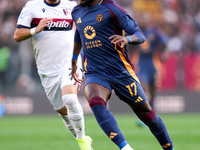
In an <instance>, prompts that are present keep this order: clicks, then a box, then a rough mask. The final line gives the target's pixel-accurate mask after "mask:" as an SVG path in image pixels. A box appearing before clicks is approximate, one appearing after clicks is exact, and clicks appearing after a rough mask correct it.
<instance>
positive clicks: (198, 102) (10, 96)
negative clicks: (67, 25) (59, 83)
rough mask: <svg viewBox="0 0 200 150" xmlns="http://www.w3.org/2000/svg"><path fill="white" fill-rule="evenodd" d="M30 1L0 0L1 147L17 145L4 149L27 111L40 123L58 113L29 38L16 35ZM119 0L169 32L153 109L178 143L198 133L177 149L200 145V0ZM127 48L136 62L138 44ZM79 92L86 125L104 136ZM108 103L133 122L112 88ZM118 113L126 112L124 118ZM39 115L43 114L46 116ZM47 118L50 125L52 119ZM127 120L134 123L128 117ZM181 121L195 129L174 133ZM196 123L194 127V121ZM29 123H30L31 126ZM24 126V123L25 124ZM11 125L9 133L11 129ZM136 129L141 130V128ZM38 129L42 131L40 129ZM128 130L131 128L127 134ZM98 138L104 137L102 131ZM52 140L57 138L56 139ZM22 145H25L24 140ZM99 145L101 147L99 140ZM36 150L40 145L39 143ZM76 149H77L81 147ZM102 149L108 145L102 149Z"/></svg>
mask: <svg viewBox="0 0 200 150" xmlns="http://www.w3.org/2000/svg"><path fill="white" fill-rule="evenodd" d="M27 1H28V0H0V117H2V118H0V150H12V149H14V147H7V148H6V146H5V145H6V144H5V143H4V144H3V146H5V147H4V148H2V146H1V144H2V143H1V142H3V141H2V139H4V136H6V137H7V138H5V139H10V138H11V137H14V138H17V136H19V137H20V133H21V132H23V131H21V130H20V129H19V126H21V125H22V124H20V121H19V120H24V119H25V122H24V124H26V119H27V116H30V115H31V116H32V115H33V116H34V117H33V121H36V122H37V119H35V116H37V117H36V118H38V119H39V120H38V121H42V120H43V119H46V117H45V116H48V118H49V115H56V114H55V112H54V111H53V109H52V107H51V105H50V104H49V102H48V100H47V98H46V96H45V94H44V90H43V88H42V87H41V84H40V80H39V77H38V75H37V71H36V66H35V60H34V55H33V51H32V47H31V41H30V40H26V41H23V42H20V43H16V42H15V41H14V39H13V33H14V30H15V28H16V21H17V17H18V15H19V13H20V11H21V9H22V7H23V6H24V4H25V3H26V2H27ZM77 2H79V1H77ZM117 2H118V3H119V4H120V5H121V6H123V7H124V8H125V10H126V11H127V12H128V13H129V14H130V15H131V16H132V17H133V18H134V20H135V21H136V22H137V23H138V26H140V24H142V23H143V19H148V20H150V21H152V22H154V23H155V24H157V25H158V26H159V27H160V28H161V29H162V30H163V31H164V32H165V33H166V34H167V35H168V38H169V40H168V43H167V48H168V49H169V51H170V56H169V59H168V60H167V61H166V62H164V63H163V64H161V66H160V67H159V71H160V74H161V76H160V80H159V83H158V93H157V96H156V102H155V110H156V111H157V112H158V113H159V114H161V115H163V116H164V119H166V121H167V123H168V124H169V126H170V131H171V132H172V136H174V138H175V137H176V139H177V141H176V142H178V141H179V138H180V137H181V136H188V135H189V134H190V133H194V134H191V136H189V137H188V139H185V143H182V147H180V148H177V150H182V149H184V148H186V149H189V146H188V147H187V145H186V143H187V142H186V141H189V142H188V143H187V144H189V143H190V144H191V145H194V147H193V149H194V150H197V149H199V146H200V144H199V143H200V133H199V129H197V127H200V122H199V121H197V122H195V121H196V120H197V119H198V120H199V117H200V115H199V114H200V1H199V0H192V1H188V0H117ZM128 50H129V54H130V58H131V59H132V60H133V63H134V59H133V58H134V53H133V51H134V47H133V46H129V47H128ZM79 97H80V102H81V104H82V106H83V109H84V112H85V114H86V127H87V125H88V126H89V127H90V129H92V128H95V130H96V131H97V132H100V133H99V135H100V136H102V137H103V138H106V137H104V135H103V131H100V129H99V127H98V125H97V123H96V122H95V120H94V117H92V116H90V114H91V110H90V108H89V107H88V104H87V101H86V100H85V98H84V95H83V89H81V91H80V93H79ZM108 107H109V109H110V110H111V111H112V112H113V113H116V114H118V115H119V117H118V119H119V120H120V119H121V120H122V121H121V122H120V121H119V124H123V122H124V121H123V119H124V118H126V116H127V120H126V121H125V122H127V121H129V119H128V117H130V116H129V114H127V113H131V110H130V109H129V108H128V107H127V106H126V105H125V104H124V103H122V102H121V101H120V100H118V98H116V96H115V94H114V93H113V96H112V98H111V100H110V102H109V105H108ZM120 114H121V115H123V116H121V117H120ZM124 114H125V115H124ZM38 115H42V119H41V118H40V117H39V116H38ZM192 116H195V119H193V120H192V119H191V118H192ZM91 118H92V119H91ZM181 118H182V119H181ZM52 119H53V122H54V120H55V121H57V117H56V118H55V117H52ZM178 119H180V120H178ZM190 119H191V120H190ZM91 120H93V122H92V125H94V126H92V125H91V126H90V125H89V123H87V121H89V122H90V121H91ZM187 120H188V122H189V123H188V124H186V123H185V122H184V123H181V121H187ZM29 121H30V120H29ZM29 121H27V122H29ZM193 121H194V122H193ZM47 122H48V120H47ZM58 122H59V123H60V124H59V125H58V126H59V128H63V130H64V126H63V125H62V123H61V121H59V120H58ZM173 122H175V124H173ZM49 123H50V124H52V121H50V122H49ZM90 123H91V122H90ZM128 123H129V124H130V121H129V122H128ZM190 123H191V124H190ZM8 124H10V126H8ZM11 124H12V125H13V124H16V126H18V128H16V130H19V133H18V132H17V133H18V134H17V133H16V130H15V129H13V128H14V126H11ZM27 124H28V123H27ZM33 124H34V123H33ZM36 124H37V123H35V124H34V125H35V126H36ZM124 124H125V123H124ZM182 124H185V125H186V126H187V130H190V129H192V128H193V130H192V131H191V132H190V131H188V132H185V134H184V135H182V133H181V131H180V132H176V131H177V130H178V129H179V130H184V129H185V128H184V127H182V128H181V127H180V128H178V127H177V126H181V125H182ZM194 124H195V126H192V125H194ZM29 125H30V124H28V125H27V126H29ZM126 125H127V124H125V127H124V128H127V127H128V126H126ZM176 125H177V126H176ZM122 126H123V125H122ZM22 127H23V128H24V127H25V126H22ZM54 127H55V128H56V126H52V128H54ZM128 128H129V127H128ZM130 128H131V127H130ZM135 128H136V127H135ZM7 129H8V130H10V131H11V132H9V133H8V132H7V131H8V130H7ZM25 129H26V127H25ZM90 129H87V130H86V131H87V132H88V133H89V134H90V133H91V134H92V133H93V132H92V131H90ZM136 129H137V130H139V131H140V132H143V130H141V129H138V128H136ZM27 130H28V129H27ZM36 130H37V129H36ZM50 130H51V129H49V130H48V131H47V132H48V133H44V134H47V137H48V134H49V131H50ZM5 131H6V132H5ZM13 131H15V134H16V135H13V134H12V133H13ZM38 132H40V131H39V130H38ZM57 132H58V131H56V132H55V135H52V136H56V138H58V139H59V140H61V139H60V138H59V135H60V134H61V133H62V131H61V133H60V134H59V135H56V133H57ZM3 133H4V134H3ZM42 133H43V132H42ZM128 133H129V131H127V132H126V133H125V134H128ZM101 134H102V135H101ZM138 134H139V133H138ZM144 134H145V133H144ZM60 136H63V135H60ZM36 138H39V137H36ZM44 138H45V137H43V138H42V139H41V140H44ZM131 138H132V137H131V135H130V138H129V139H130V140H131ZM136 138H137V135H136V136H135V137H134V140H133V143H134V144H136V147H138V149H139V147H140V146H141V145H139V143H140V140H141V139H142V138H141V139H138V141H137V139H136ZM96 139H97V140H100V138H98V136H97V137H96ZM11 140H12V138H11ZM51 140H52V142H54V139H51ZM51 140H50V141H51ZM190 140H191V141H190ZM181 141H184V140H180V141H179V142H180V143H181ZM4 142H5V140H4ZM18 142H19V143H20V141H18ZM52 142H50V143H52ZM101 142H102V143H99V144H101V145H102V146H103V145H104V143H103V141H101ZM107 142H108V143H109V144H110V142H109V140H107ZM19 143H18V144H17V141H16V143H15V144H17V145H18V146H19V147H20V145H19ZM153 143H156V141H153ZM21 144H23V142H22V141H21ZM35 144H36V143H35ZM47 144H48V142H47ZM61 144H62V143H61ZM141 144H142V143H141ZM96 145H97V146H98V144H96ZM105 145H106V144H105ZM147 145H148V144H147ZM155 145H156V144H154V146H155ZM180 145H181V144H180ZM40 146H41V145H40ZM110 146H111V148H110V150H112V146H113V149H114V148H115V149H116V147H115V146H114V145H110ZM142 146H143V149H147V148H148V147H147V148H145V145H142ZM149 147H151V146H149ZM153 148H154V149H155V150H156V149H159V147H153ZM24 149H25V148H24ZM28 149H31V148H28ZM32 149H36V147H35V148H32ZM43 149H45V148H43ZM46 149H48V150H50V149H51V147H49V148H47V147H46ZM72 149H73V148H72ZM74 149H78V147H76V148H74ZM99 149H100V148H99ZM105 149H106V148H105ZM151 149H152V148H151ZM191 149H192V148H191ZM97 150H98V148H97ZM102 150H104V148H103V149H102Z"/></svg>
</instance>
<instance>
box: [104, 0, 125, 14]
mask: <svg viewBox="0 0 200 150" xmlns="http://www.w3.org/2000/svg"><path fill="white" fill-rule="evenodd" d="M101 6H103V7H106V8H108V9H110V10H112V11H113V12H118V11H120V12H122V13H123V14H126V13H127V12H126V11H125V10H124V9H123V8H122V7H121V6H120V5H119V4H118V3H117V2H115V1H113V0H102V3H101Z"/></svg>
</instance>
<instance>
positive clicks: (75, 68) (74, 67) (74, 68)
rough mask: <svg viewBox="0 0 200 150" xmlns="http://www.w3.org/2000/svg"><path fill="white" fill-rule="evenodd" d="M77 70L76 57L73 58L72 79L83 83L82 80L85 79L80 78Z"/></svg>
mask: <svg viewBox="0 0 200 150" xmlns="http://www.w3.org/2000/svg"><path fill="white" fill-rule="evenodd" d="M76 70H77V60H76V59H72V73H71V74H72V75H71V79H73V78H74V79H75V80H76V81H77V82H78V83H81V81H83V79H79V78H78V76H77V74H76Z"/></svg>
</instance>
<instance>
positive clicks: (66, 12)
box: [63, 8, 68, 16]
mask: <svg viewBox="0 0 200 150" xmlns="http://www.w3.org/2000/svg"><path fill="white" fill-rule="evenodd" d="M63 13H64V14H65V16H67V15H68V10H67V8H63Z"/></svg>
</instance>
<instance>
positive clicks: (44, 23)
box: [35, 17, 53, 33]
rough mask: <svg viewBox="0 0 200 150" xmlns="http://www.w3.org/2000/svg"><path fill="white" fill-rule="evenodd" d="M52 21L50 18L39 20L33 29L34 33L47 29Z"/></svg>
mask: <svg viewBox="0 0 200 150" xmlns="http://www.w3.org/2000/svg"><path fill="white" fill-rule="evenodd" d="M52 21H53V19H52V18H46V17H45V18H43V19H41V20H40V22H39V24H38V26H37V27H36V29H35V31H36V33H39V32H41V31H42V30H44V28H45V27H47V26H48V25H49V24H50V23H51V22H52Z"/></svg>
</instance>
